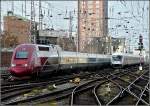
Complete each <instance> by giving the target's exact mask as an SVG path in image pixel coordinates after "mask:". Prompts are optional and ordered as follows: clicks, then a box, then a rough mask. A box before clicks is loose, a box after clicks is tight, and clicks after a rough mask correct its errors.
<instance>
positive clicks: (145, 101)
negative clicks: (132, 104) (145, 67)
mask: <svg viewBox="0 0 150 106" xmlns="http://www.w3.org/2000/svg"><path fill="white" fill-rule="evenodd" d="M147 86H148V83H147V85H146V86H145V88H144V90H143V91H142V92H141V94H140V99H139V100H138V101H137V103H136V106H137V105H138V103H139V101H140V100H141V99H142V96H143V94H144V92H145V91H146V88H147ZM145 102H146V101H145ZM147 104H149V103H147Z"/></svg>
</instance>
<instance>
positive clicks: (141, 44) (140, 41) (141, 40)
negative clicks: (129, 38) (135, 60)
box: [139, 35, 143, 51]
mask: <svg viewBox="0 0 150 106" xmlns="http://www.w3.org/2000/svg"><path fill="white" fill-rule="evenodd" d="M142 49H143V36H142V35H140V36H139V50H140V51H141V50H142Z"/></svg>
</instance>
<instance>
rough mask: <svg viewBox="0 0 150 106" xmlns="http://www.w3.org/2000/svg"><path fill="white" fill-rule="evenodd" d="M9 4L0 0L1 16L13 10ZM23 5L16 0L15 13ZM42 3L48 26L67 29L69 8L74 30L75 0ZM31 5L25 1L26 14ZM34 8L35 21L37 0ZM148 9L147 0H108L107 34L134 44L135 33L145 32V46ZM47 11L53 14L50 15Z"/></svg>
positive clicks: (75, 24) (21, 10)
mask: <svg viewBox="0 0 150 106" xmlns="http://www.w3.org/2000/svg"><path fill="white" fill-rule="evenodd" d="M48 3H49V4H48ZM11 5H12V2H11V1H2V10H1V14H2V16H4V15H6V13H7V11H9V10H12V7H11ZM24 6H25V2H24V1H15V2H14V13H15V14H18V15H21V16H22V15H23V16H25V9H24ZM22 7H23V8H22ZM42 7H43V8H42V11H43V14H44V19H43V23H46V25H47V27H49V28H51V27H52V26H53V27H54V29H66V30H68V29H69V26H68V25H69V21H68V20H65V19H64V17H68V16H69V11H72V15H73V17H74V18H73V30H74V31H76V30H77V29H76V26H77V2H76V1H42ZM30 8H31V7H30V1H27V8H26V10H27V15H30ZM35 8H36V14H35V15H36V20H37V21H38V12H39V10H38V2H35ZM148 9H149V3H148V1H142V0H141V1H135V0H133V1H122V2H121V1H109V2H108V17H109V18H111V19H109V20H108V26H109V35H111V36H113V37H125V38H126V39H128V40H127V41H129V40H131V44H130V45H131V47H137V44H138V37H139V35H140V34H141V35H143V36H144V47H145V48H148V26H149V12H148ZM48 11H49V15H48ZM58 14H59V15H58ZM60 14H61V15H60ZM50 15H52V16H53V17H50ZM2 18H3V17H2ZM26 18H29V19H30V16H26ZM127 44H129V43H127Z"/></svg>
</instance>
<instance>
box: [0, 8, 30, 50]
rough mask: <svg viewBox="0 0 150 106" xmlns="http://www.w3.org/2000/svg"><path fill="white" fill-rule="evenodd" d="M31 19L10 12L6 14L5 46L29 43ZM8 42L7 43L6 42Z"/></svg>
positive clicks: (3, 43) (3, 38)
mask: <svg viewBox="0 0 150 106" xmlns="http://www.w3.org/2000/svg"><path fill="white" fill-rule="evenodd" d="M29 35H30V21H29V20H27V19H25V18H23V17H20V16H17V15H14V14H13V13H12V12H10V11H9V12H8V13H7V16H4V34H3V37H2V41H3V42H2V46H3V47H7V48H8V47H15V46H16V45H17V44H22V43H29V42H30V40H29ZM6 42H7V43H6Z"/></svg>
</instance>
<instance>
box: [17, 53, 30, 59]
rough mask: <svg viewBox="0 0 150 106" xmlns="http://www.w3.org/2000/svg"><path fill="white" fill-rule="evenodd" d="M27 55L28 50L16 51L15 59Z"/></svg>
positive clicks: (23, 57)
mask: <svg viewBox="0 0 150 106" xmlns="http://www.w3.org/2000/svg"><path fill="white" fill-rule="evenodd" d="M27 57H28V52H26V51H18V52H17V53H16V58H17V59H20V58H21V59H26V58H27Z"/></svg>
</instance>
